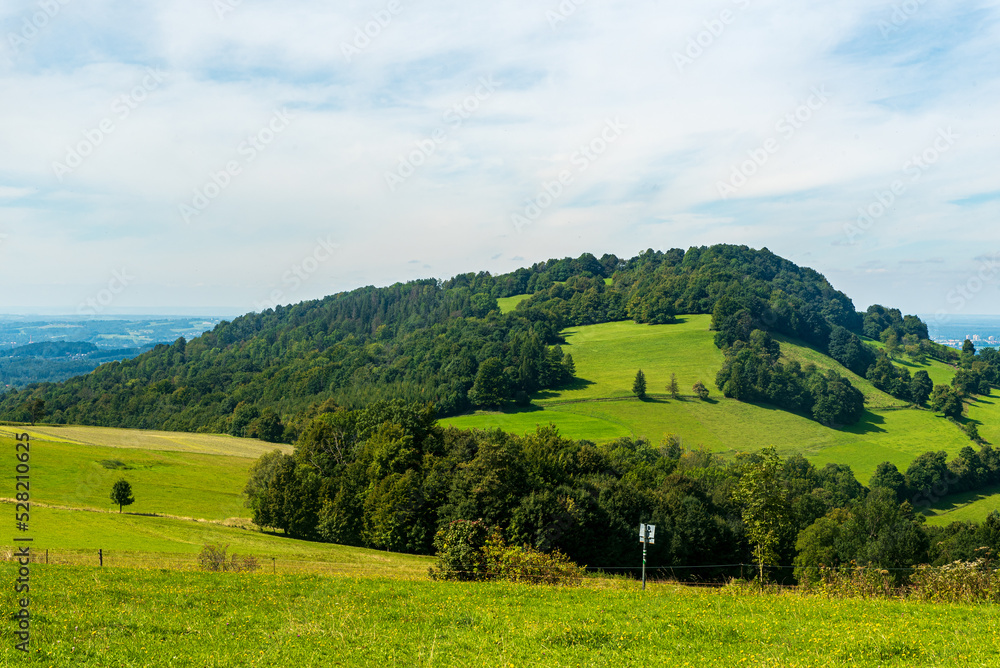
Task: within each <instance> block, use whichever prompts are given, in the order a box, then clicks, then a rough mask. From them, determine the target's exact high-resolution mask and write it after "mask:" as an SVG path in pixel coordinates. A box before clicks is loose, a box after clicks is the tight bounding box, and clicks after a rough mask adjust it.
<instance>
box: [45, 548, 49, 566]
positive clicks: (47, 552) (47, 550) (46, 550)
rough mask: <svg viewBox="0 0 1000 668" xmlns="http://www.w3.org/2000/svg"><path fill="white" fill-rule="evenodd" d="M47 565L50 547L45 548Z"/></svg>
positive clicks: (47, 563)
mask: <svg viewBox="0 0 1000 668" xmlns="http://www.w3.org/2000/svg"><path fill="white" fill-rule="evenodd" d="M45 565H46V566H48V565H49V549H48V548H45Z"/></svg>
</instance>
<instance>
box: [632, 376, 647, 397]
mask: <svg viewBox="0 0 1000 668" xmlns="http://www.w3.org/2000/svg"><path fill="white" fill-rule="evenodd" d="M632 394H634V395H635V396H637V397H639V399H645V398H646V374H644V373H643V372H642V369H639V370H638V371H636V372H635V381H633V382H632Z"/></svg>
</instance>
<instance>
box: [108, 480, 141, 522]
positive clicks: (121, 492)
mask: <svg viewBox="0 0 1000 668" xmlns="http://www.w3.org/2000/svg"><path fill="white" fill-rule="evenodd" d="M111 500H112V501H114V502H115V503H117V504H118V512H119V513H120V512H121V511H122V506H131V505H132V504H133V503H135V497H134V496H132V485H130V484H128V480H126V479H125V478H121V479H120V480H119V481H118V482H116V483H115V486H114V487H112V488H111Z"/></svg>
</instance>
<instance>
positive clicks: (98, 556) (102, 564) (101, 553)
mask: <svg viewBox="0 0 1000 668" xmlns="http://www.w3.org/2000/svg"><path fill="white" fill-rule="evenodd" d="M97 558H98V559H100V561H101V568H104V550H98V551H97Z"/></svg>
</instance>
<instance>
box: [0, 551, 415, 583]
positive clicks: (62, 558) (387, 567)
mask: <svg viewBox="0 0 1000 668" xmlns="http://www.w3.org/2000/svg"><path fill="white" fill-rule="evenodd" d="M18 549H19V548H18V547H0V561H6V562H18V560H19V559H21V558H23V557H20V556H19V554H18ZM233 556H236V557H238V558H243V557H251V556H252V557H253V561H254V562H255V564H256V568H245V567H244V568H240V569H239V570H241V571H243V572H256V573H262V574H276V575H294V574H327V575H353V576H363V575H391V576H393V577H400V578H415V577H424V578H426V577H427V569H426V567H421V566H415V565H413V564H399V565H393V564H391V563H372V562H362V561H358V562H338V561H321V560H311V559H295V558H292V557H289V556H287V555H285V556H280V557H279V556H269V555H263V556H261V555H249V554H246V555H244V554H242V553H232V554H229V555H228V557H229V560H228V561H227V564H232V557H233ZM29 559H30V563H31V564H47V565H50V566H96V567H100V568H140V569H149V570H157V569H159V570H171V571H203V570H212V569H206V568H204V567H203V566H202V563H201V562H200V560H199V555H198V554H197V553H176V552H130V551H127V550H104V549H97V550H66V549H51V548H44V547H39V546H35V545H33V546H32V547H31V551H30V555H29ZM238 563H239V564H240V565H241V566H244V565H245V563H246V562H244V561H243V560H242V559H240V560H239V562H238ZM218 570H237V569H230V567H229V566H228V565H227V567H225V568H219V569H218Z"/></svg>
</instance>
